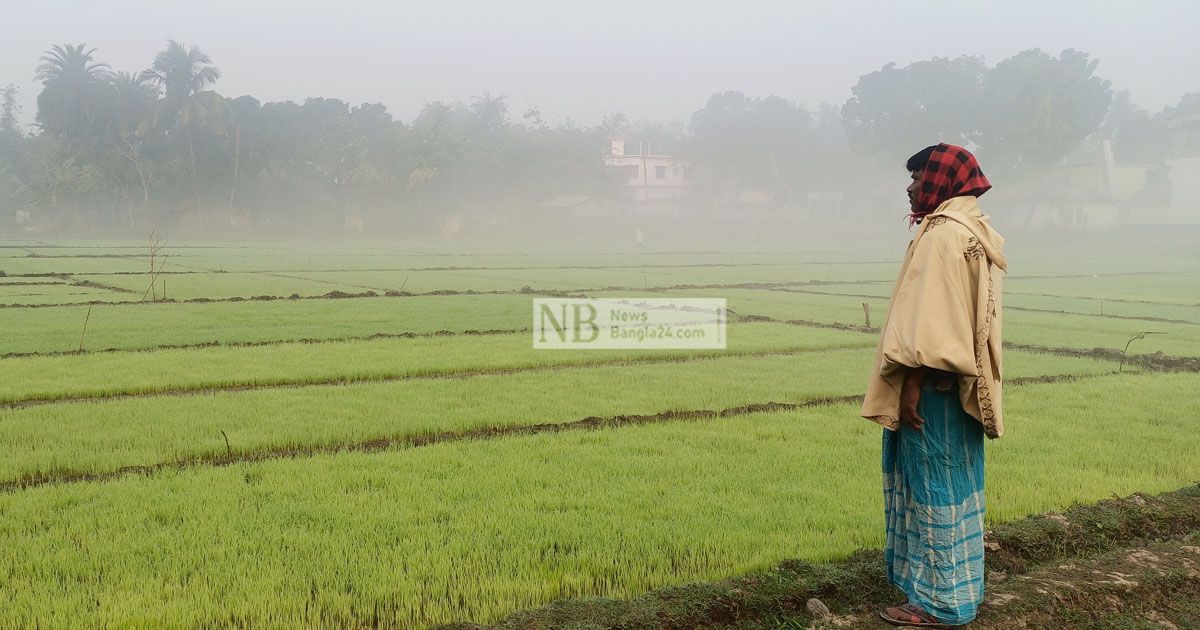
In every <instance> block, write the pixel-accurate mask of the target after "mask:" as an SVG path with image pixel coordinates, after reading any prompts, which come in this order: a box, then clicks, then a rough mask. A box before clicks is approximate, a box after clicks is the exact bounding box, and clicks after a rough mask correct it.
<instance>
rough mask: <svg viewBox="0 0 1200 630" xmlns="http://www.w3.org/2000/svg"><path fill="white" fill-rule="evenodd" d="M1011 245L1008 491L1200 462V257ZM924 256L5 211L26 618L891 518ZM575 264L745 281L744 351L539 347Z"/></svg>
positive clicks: (233, 606) (1, 424)
mask: <svg viewBox="0 0 1200 630" xmlns="http://www.w3.org/2000/svg"><path fill="white" fill-rule="evenodd" d="M164 256H165V257H164ZM1010 256H1011V260H1012V266H1011V268H1010V271H1009V276H1008V278H1007V279H1006V280H1005V285H1004V338H1005V343H1006V344H1007V350H1006V354H1005V357H1004V369H1005V374H1004V378H1005V381H1006V387H1005V413H1006V425H1007V434H1006V436H1005V437H1004V438H1003V439H1001V440H998V441H994V442H990V443H989V444H988V446H987V467H988V486H987V491H988V507H989V510H988V519H989V520H990V521H991V522H992V523H993V524H994V523H999V522H1006V521H1011V520H1014V519H1018V518H1021V517H1024V516H1026V515H1029V514H1033V513H1038V512H1045V511H1051V510H1061V509H1064V508H1067V507H1069V506H1071V505H1073V504H1075V503H1078V502H1089V501H1095V500H1098V499H1102V498H1106V497H1109V496H1111V495H1113V494H1128V493H1131V492H1135V491H1140V492H1161V491H1167V490H1173V489H1176V488H1180V487H1183V486H1187V485H1189V484H1192V483H1195V482H1196V481H1197V480H1200V439H1198V438H1197V437H1196V436H1197V430H1196V429H1197V422H1198V421H1200V372H1198V371H1197V368H1196V366H1197V365H1200V267H1198V265H1197V261H1196V258H1195V256H1194V255H1191V256H1182V255H1177V254H1176V253H1174V252H1165V251H1153V250H1151V251H1147V252H1144V253H1141V254H1137V253H1122V254H1121V255H1106V256H1097V255H1094V254H1093V255H1091V256H1087V255H1082V254H1081V255H1078V256H1073V257H1072V256H1067V257H1065V258H1051V257H1048V256H1035V255H1029V256H1024V257H1023V256H1021V255H1020V254H1019V252H1018V253H1012V254H1010ZM897 266H898V265H897V263H896V262H895V260H894V259H893V260H887V257H885V256H880V255H878V254H877V253H872V252H866V251H862V252H856V251H852V250H847V251H817V250H811V251H805V250H801V249H796V250H794V251H793V250H789V249H786V248H782V247H781V248H778V249H776V250H764V251H758V250H757V249H755V248H750V247H746V248H734V247H731V248H728V250H722V251H670V250H664V251H649V250H636V251H618V252H609V251H602V250H588V251H582V252H563V251H551V250H548V249H534V250H533V251H529V252H525V251H513V250H506V249H502V248H498V247H497V248H492V249H488V248H473V247H467V246H464V245H440V244H436V243H414V244H406V245H395V244H391V245H381V244H375V245H372V244H361V245H338V246H329V245H317V244H304V243H287V244H280V243H183V244H172V245H171V246H169V247H168V248H166V249H165V250H164V251H163V252H160V253H159V257H158V259H157V261H156V262H154V263H152V262H151V261H150V258H149V256H148V255H147V251H146V248H145V246H143V245H140V244H137V243H131V242H120V241H77V242H68V241H61V242H60V241H55V242H42V241H36V240H12V239H8V240H0V271H2V272H3V275H2V276H0V549H3V550H4V551H3V552H2V553H0V598H2V600H3V601H4V605H3V606H0V627H55V628H57V627H210V626H218V625H232V626H239V627H295V626H317V627H328V626H339V627H349V626H354V627H362V626H381V627H400V628H410V627H413V628H420V627H429V626H433V625H437V624H439V623H445V622H451V621H472V622H478V623H488V622H494V621H497V620H499V619H501V618H503V617H505V616H506V615H509V614H511V613H513V612H515V611H519V610H522V609H526V608H530V607H536V606H540V605H543V604H546V603H548V602H550V601H553V600H556V599H559V598H565V597H592V596H606V597H618V598H626V597H634V596H637V595H640V594H643V593H645V592H647V591H649V590H652V589H655V588H659V587H663V586H668V585H676V584H682V583H688V582H696V581H706V580H719V579H722V578H725V577H729V576H734V575H739V574H742V573H746V572H750V571H755V570H760V569H763V568H764V567H768V566H771V565H773V564H775V563H778V562H780V561H781V560H784V559H790V558H798V559H803V560H807V561H815V562H823V561H831V560H836V559H839V558H843V557H846V556H847V555H849V554H850V553H852V552H853V551H854V550H856V549H860V548H878V547H880V546H882V544H883V534H884V532H883V527H882V497H881V492H880V485H881V482H880V478H879V443H880V431H881V430H880V429H879V428H878V427H876V426H875V425H873V424H871V423H868V422H867V421H865V420H862V419H861V418H859V417H858V415H857V410H858V407H857V402H856V398H857V396H859V395H860V394H861V392H862V389H863V386H864V384H865V379H866V376H867V373H868V371H869V369H870V364H871V361H872V358H873V352H874V345H875V342H876V338H877V332H875V330H874V327H876V326H878V325H879V324H880V323H882V321H883V319H884V316H885V313H886V309H887V301H888V296H889V293H890V288H891V283H892V281H893V280H894V276H895V273H896V270H897ZM564 295H569V296H576V297H597V298H599V297H622V296H624V297H647V296H655V297H719V298H725V299H727V300H728V305H729V308H730V311H731V315H730V324H729V330H728V347H727V349H724V350H637V351H626V350H606V351H599V350H597V351H546V350H535V349H534V348H533V347H532V344H531V342H530V327H531V325H532V322H531V311H532V309H531V304H532V300H533V299H534V298H538V297H547V296H564ZM864 304H866V305H868V306H867V308H868V309H869V316H870V321H869V322H868V321H867V314H866V313H864ZM1143 333H1150V334H1143ZM1139 337H1140V338H1139ZM1131 340H1132V341H1131ZM1127 345H1128V350H1127V352H1126V355H1127V356H1125V357H1122V356H1121V352H1122V351H1125V350H1126V347H1127ZM1122 359H1124V360H1122ZM1164 366H1165V367H1164Z"/></svg>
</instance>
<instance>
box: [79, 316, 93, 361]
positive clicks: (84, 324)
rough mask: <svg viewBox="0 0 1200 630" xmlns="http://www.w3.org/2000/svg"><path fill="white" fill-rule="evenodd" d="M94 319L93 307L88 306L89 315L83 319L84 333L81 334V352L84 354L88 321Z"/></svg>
mask: <svg viewBox="0 0 1200 630" xmlns="http://www.w3.org/2000/svg"><path fill="white" fill-rule="evenodd" d="M91 318H92V307H91V305H88V312H87V315H86V316H85V317H84V318H83V332H81V333H79V351H80V352H83V340H84V339H85V338H86V337H87V325H88V320H89V319H91Z"/></svg>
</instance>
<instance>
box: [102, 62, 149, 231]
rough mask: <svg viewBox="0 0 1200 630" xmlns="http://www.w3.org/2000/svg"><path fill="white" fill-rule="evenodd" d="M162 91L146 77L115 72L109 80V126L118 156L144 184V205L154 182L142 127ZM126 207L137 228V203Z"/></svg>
mask: <svg viewBox="0 0 1200 630" xmlns="http://www.w3.org/2000/svg"><path fill="white" fill-rule="evenodd" d="M158 94H159V91H158V88H157V87H155V86H154V85H152V84H151V82H150V80H149V79H148V78H147V77H146V76H145V75H144V74H135V73H132V72H123V71H122V72H115V73H113V74H112V75H111V76H110V77H109V101H108V108H109V111H108V115H107V117H106V118H107V119H108V124H109V125H110V130H111V132H112V134H113V136H114V140H115V142H114V145H113V146H114V147H115V148H116V151H117V153H119V154H120V155H121V157H124V158H125V159H126V160H129V162H130V164H131V165H132V166H133V168H134V170H135V171H136V172H137V176H138V180H139V182H140V184H141V192H142V204H143V206H145V205H149V203H150V182H149V179H148V178H147V176H146V170H145V168H144V166H143V164H142V141H141V138H140V137H139V134H137V130H138V127H139V125H140V124H141V123H142V121H143V120H145V119H146V118H147V116H149V114H150V112H151V111H152V110H153V109H154V105H155V103H156V102H157V101H158ZM126 197H127V200H128V201H129V203H127V205H126V210H127V213H128V220H129V224H130V227H133V203H132V199H129V198H128V196H126Z"/></svg>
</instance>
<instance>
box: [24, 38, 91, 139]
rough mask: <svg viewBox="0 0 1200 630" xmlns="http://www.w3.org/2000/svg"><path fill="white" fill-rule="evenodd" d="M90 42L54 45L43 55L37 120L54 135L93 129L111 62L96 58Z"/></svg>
mask: <svg viewBox="0 0 1200 630" xmlns="http://www.w3.org/2000/svg"><path fill="white" fill-rule="evenodd" d="M95 53H96V49H95V48H87V44H66V45H61V46H60V45H57V44H56V45H54V46H51V47H50V50H48V51H46V54H45V55H43V56H42V57H41V63H39V64H38V66H37V74H36V75H34V76H35V78H36V79H37V80H39V81H41V82H42V86H43V87H42V91H41V93H40V94H38V98H37V108H38V109H37V116H36V121H37V123H38V125H40V126H41V127H42V129H44V130H45V131H46V132H47V133H50V134H51V135H54V136H67V137H81V136H87V135H89V134H90V133H91V130H92V125H93V123H94V121H95V118H96V114H97V111H98V108H99V100H100V98H99V95H100V93H101V92H102V91H103V90H104V87H105V84H106V83H107V81H108V64H106V63H98V62H96V60H95V57H94V55H95Z"/></svg>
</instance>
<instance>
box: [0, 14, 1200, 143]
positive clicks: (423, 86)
mask: <svg viewBox="0 0 1200 630" xmlns="http://www.w3.org/2000/svg"><path fill="white" fill-rule="evenodd" d="M870 4H871V5H872V8H870V9H869V10H868V9H864V8H862V5H861V4H858V5H855V7H853V8H852V7H849V6H840V7H839V6H834V7H830V6H822V7H816V8H812V7H803V6H788V5H784V4H781V3H767V4H760V5H756V7H755V8H754V9H752V10H745V9H740V10H736V11H735V10H731V9H717V10H709V11H698V10H695V11H688V12H685V11H684V10H683V8H684V5H682V4H678V3H656V4H654V5H651V6H646V7H638V8H637V10H622V9H621V8H620V7H614V6H612V5H611V4H609V5H605V6H604V7H591V6H573V7H565V6H559V5H545V6H542V5H540V4H539V3H519V4H516V5H513V4H506V5H505V6H504V7H502V8H501V7H492V6H484V5H480V6H473V5H472V3H437V4H430V3H410V4H408V5H405V6H403V7H388V6H382V5H376V4H374V3H371V4H368V5H367V6H358V7H356V8H355V9H354V10H347V9H346V8H345V7H306V8H305V10H304V11H303V12H300V11H296V10H295V9H294V8H286V7H285V6H284V5H281V4H280V3H274V2H266V3H256V4H255V5H254V6H252V7H248V6H243V5H239V4H235V3H225V2H218V3H216V4H215V5H211V6H210V7H208V6H206V9H207V10H205V11H195V10H193V11H187V10H182V9H180V8H178V7H177V6H158V5H142V4H141V3H135V2H128V1H125V2H114V3H106V5H105V6H104V8H99V7H96V6H92V5H88V4H82V3H78V4H76V3H70V4H67V3H58V4H57V5H56V6H55V7H54V10H53V12H50V11H48V9H47V8H46V7H40V6H39V7H34V6H26V5H23V6H16V7H9V8H7V9H6V10H7V13H8V16H9V20H10V23H13V24H18V23H19V24H21V25H22V26H23V28H21V29H19V31H17V32H15V33H13V36H12V37H10V38H8V39H7V40H6V41H5V42H3V43H0V50H2V51H3V53H4V54H3V55H0V85H4V84H8V83H13V84H14V85H16V87H17V89H18V91H19V94H20V103H21V105H22V112H21V120H22V123H24V124H30V123H32V121H33V117H34V114H35V112H36V95H37V93H38V92H39V91H40V82H38V81H36V80H35V79H34V67H35V66H36V65H37V63H38V61H39V58H40V57H41V56H42V55H43V54H44V53H45V51H46V50H47V49H48V48H50V46H51V45H54V44H66V43H71V44H78V43H86V44H87V46H88V47H89V48H96V49H97V52H96V57H97V59H98V60H100V61H103V62H105V63H108V64H110V65H111V66H112V68H113V69H114V70H125V71H131V72H137V71H140V70H142V69H144V68H146V67H147V66H148V65H149V64H150V62H151V60H152V59H153V57H154V54H155V53H156V52H157V51H158V50H159V49H161V48H162V46H163V44H164V43H165V42H166V40H167V39H174V40H177V41H180V42H182V43H185V44H187V45H189V46H191V45H194V46H199V47H201V48H202V49H204V51H205V52H207V53H208V54H209V55H210V56H211V57H212V58H213V60H214V63H215V64H216V65H217V67H219V68H221V69H222V72H223V76H222V78H221V80H220V81H219V82H218V83H217V84H216V86H215V89H216V91H217V92H219V93H221V94H223V95H225V96H228V97H231V98H234V97H237V96H242V95H248V96H252V97H254V98H256V99H258V100H260V101H262V102H280V101H294V102H303V101H304V100H305V99H306V98H309V97H324V98H335V99H339V100H343V101H346V102H347V103H349V104H352V105H357V104H360V103H379V104H382V105H384V106H385V107H387V109H388V111H389V113H391V114H392V115H393V117H395V118H396V119H398V120H411V119H413V118H415V117H416V116H417V115H418V114H419V113H420V111H421V109H422V108H424V107H425V106H426V105H428V104H429V103H432V102H447V103H453V102H468V101H469V100H470V99H472V98H474V97H476V96H478V95H480V94H483V93H490V94H492V95H494V96H504V97H506V98H507V100H508V102H509V105H510V108H511V110H512V111H515V112H523V111H525V110H527V109H537V110H539V111H540V112H541V113H542V115H543V117H544V119H545V120H546V121H547V122H550V123H551V124H562V123H566V122H568V121H571V122H575V123H578V124H583V125H590V124H594V123H596V122H598V121H599V120H600V119H602V118H603V117H604V116H606V115H609V114H612V113H615V112H622V113H624V114H626V115H627V116H628V117H629V118H630V119H632V120H655V121H663V122H686V121H687V119H688V117H689V116H690V114H691V113H692V112H694V111H696V110H697V109H699V108H700V107H702V106H703V103H704V102H705V101H706V100H707V98H708V97H709V96H710V95H712V94H714V93H720V92H725V91H730V90H736V91H742V92H744V93H746V94H747V95H749V96H768V95H777V96H781V97H783V98H787V99H789V100H791V101H793V102H796V103H798V104H801V105H803V106H805V107H806V108H808V109H810V110H815V109H817V108H818V107H819V106H820V105H822V104H831V105H835V106H841V105H842V104H843V103H844V102H845V101H846V99H847V98H848V97H849V96H850V88H851V86H852V85H854V83H855V82H856V81H857V80H858V78H859V77H860V76H862V75H864V74H867V73H870V72H873V71H876V70H879V69H880V68H882V67H884V66H885V65H887V64H889V63H895V64H897V65H898V66H904V65H907V64H909V63H913V62H916V61H921V60H925V59H930V58H933V57H947V58H956V57H959V56H963V55H971V56H979V57H981V58H982V59H983V60H984V61H985V62H987V63H988V64H994V63H996V62H997V61H1000V60H1001V59H1004V58H1007V57H1009V56H1011V55H1013V54H1016V53H1018V52H1020V51H1022V50H1026V49H1030V48H1040V49H1042V50H1043V51H1045V52H1047V53H1049V54H1052V55H1057V54H1059V53H1060V52H1061V51H1062V50H1064V49H1068V48H1073V49H1076V50H1080V51H1083V52H1087V53H1089V54H1090V55H1091V57H1092V58H1093V59H1097V60H1098V61H1099V62H1100V65H1099V68H1098V69H1097V74H1098V75H1100V76H1103V77H1104V78H1106V79H1109V80H1110V81H1112V86H1113V89H1114V91H1116V92H1120V91H1123V90H1127V91H1129V92H1131V94H1132V95H1133V101H1134V103H1135V104H1137V105H1138V106H1140V107H1143V108H1145V109H1147V110H1148V111H1151V112H1155V111H1158V110H1160V109H1162V108H1163V107H1164V106H1170V105H1174V104H1176V103H1178V102H1179V99H1180V97H1181V96H1183V95H1184V94H1186V93H1188V92H1189V90H1193V89H1194V86H1190V85H1188V84H1187V77H1190V76H1196V75H1197V74H1200V55H1196V54H1194V53H1195V52H1200V46H1198V45H1197V44H1196V43H1195V40H1194V39H1191V38H1190V34H1189V32H1188V31H1189V28H1190V25H1193V24H1196V23H1198V22H1200V5H1197V4H1195V3H1190V2H1175V1H1168V2H1157V3H1154V4H1153V5H1152V6H1149V7H1138V8H1137V9H1132V8H1125V9H1123V8H1114V7H1089V8H1088V12H1087V14H1086V18H1087V19H1081V16H1082V15H1083V14H1082V13H1079V12H1076V11H1072V10H1071V8H1070V7H1062V6H1058V7H1047V6H1045V5H1044V4H1035V3H1030V2H1020V3H1008V4H1006V6H1004V7H988V8H974V7H964V6H962V5H960V4H958V3H938V4H939V5H940V6H938V7H926V8H924V9H923V10H922V11H919V12H913V11H910V10H907V9H905V8H903V7H893V6H892V5H891V4H890V3H870ZM64 5H65V6H64ZM687 6H688V7H694V5H690V4H689V5H687ZM1035 6H1036V7H1037V13H1036V16H1037V19H1036V20H1031V19H1030V16H1031V15H1034V14H1033V13H1032V12H1031V11H1030V10H1031V9H1032V8H1033V7H1035ZM710 8H711V7H710ZM935 8H936V10H934V9H935ZM854 9H857V10H854ZM68 10H69V12H70V16H71V19H70V23H69V24H68V23H65V22H64V21H63V20H60V19H55V18H56V17H59V16H64V15H66V14H67V11H68ZM858 13H862V14H863V15H869V16H870V17H869V18H863V17H861V16H860V15H858ZM634 15H636V16H637V19H633V18H632V17H631V16H634ZM231 18H232V19H231ZM1189 18H1190V19H1189ZM1031 22H1036V23H1031ZM177 23H178V24H181V25H176V24H177ZM144 24H154V25H156V28H145V27H143V26H142V25H144ZM164 24H172V25H173V27H172V28H170V29H165V30H164V29H162V28H161V26H162V25H164ZM958 24H966V25H967V26H964V27H962V28H963V34H962V35H961V36H959V35H957V34H956V35H955V36H952V37H947V36H935V37H911V36H910V35H909V34H910V33H913V32H920V31H921V30H925V29H929V30H941V31H942V32H955V31H954V30H953V29H955V28H957V25H958ZM263 25H266V26H265V27H264V26H263ZM1151 25H1152V29H1151V28H1150V27H1151ZM252 26H253V27H254V30H251V27H252ZM1150 30H1153V31H1154V32H1155V33H1156V36H1155V37H1153V38H1150V39H1149V40H1147V41H1144V42H1141V43H1140V44H1139V46H1137V47H1128V46H1125V45H1124V39H1123V38H1122V37H1121V36H1120V34H1121V33H1128V32H1132V31H1141V32H1148V31H1150ZM160 31H161V32H160ZM843 32H845V33H846V34H845V35H843V34H842V33H843ZM868 44H869V45H868ZM1189 53H1191V54H1189ZM1168 59H1170V62H1169V63H1167V62H1166V61H1167V60H1168ZM381 69H387V70H390V72H388V73H387V74H385V75H384V76H382V77H381V76H380V74H379V73H380V70H381Z"/></svg>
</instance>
